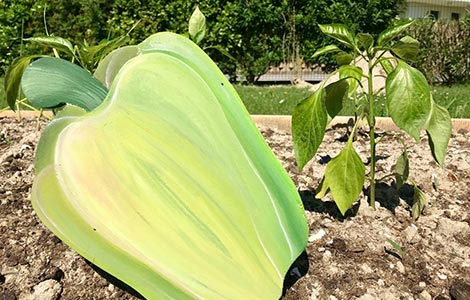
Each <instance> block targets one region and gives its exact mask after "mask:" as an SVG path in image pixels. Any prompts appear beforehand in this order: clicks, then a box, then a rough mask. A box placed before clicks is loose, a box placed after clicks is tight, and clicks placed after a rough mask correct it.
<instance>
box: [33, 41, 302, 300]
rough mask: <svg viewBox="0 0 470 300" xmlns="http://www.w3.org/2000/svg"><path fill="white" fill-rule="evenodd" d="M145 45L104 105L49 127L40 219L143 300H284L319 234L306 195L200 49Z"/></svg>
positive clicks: (39, 178) (37, 195)
mask: <svg viewBox="0 0 470 300" xmlns="http://www.w3.org/2000/svg"><path fill="white" fill-rule="evenodd" d="M139 48H140V49H141V52H142V54H141V55H139V56H137V57H136V58H134V59H132V60H130V61H128V62H127V63H126V64H125V65H124V66H123V67H122V69H121V70H120V71H119V73H118V75H117V77H116V78H115V80H114V83H113V85H112V87H111V90H110V92H109V94H108V96H107V99H106V100H105V101H104V102H103V104H102V105H101V106H100V107H99V108H97V109H95V110H94V111H92V112H90V113H87V114H85V115H83V116H80V117H63V118H59V119H57V120H55V121H53V122H51V123H50V125H49V126H48V127H47V128H46V131H45V132H44V135H43V136H42V137H41V141H40V142H39V145H38V148H37V153H36V167H35V170H36V174H37V175H36V179H35V181H34V184H33V188H32V196H31V198H32V199H31V200H32V203H33V207H34V208H35V211H36V212H37V215H38V216H39V218H40V219H41V220H42V221H43V222H44V223H45V224H46V225H47V226H48V227H49V228H50V229H51V230H52V231H53V232H54V233H55V234H56V235H57V236H58V237H59V238H60V239H61V240H62V241H64V243H66V244H67V245H69V246H70V247H71V248H73V249H74V250H76V251H77V252H78V253H80V254H81V255H82V256H84V257H85V258H86V259H88V260H90V261H92V262H93V263H94V264H95V265H97V266H98V267H100V268H101V269H103V270H105V271H106V272H108V273H110V274H112V275H114V276H115V277H117V278H119V279H120V280H122V281H123V282H125V283H127V284H128V285H130V286H132V287H133V288H134V289H135V290H137V291H138V292H139V293H140V294H142V296H143V297H144V298H145V299H148V300H171V299H188V300H199V299H225V300H239V299H259V300H274V299H279V298H280V297H281V294H282V290H283V280H284V276H285V274H286V272H287V270H288V269H289V267H290V265H291V264H292V263H293V261H294V260H295V259H296V258H297V257H298V256H299V255H300V253H301V252H302V251H303V250H304V249H305V247H306V244H307V237H308V226H307V222H306V219H305V215H304V210H303V207H302V203H301V200H300V198H299V195H298V192H297V190H296V187H295V185H294V184H293V182H292V181H291V179H290V178H289V175H288V174H287V172H286V171H285V170H284V169H283V167H282V165H281V164H280V163H279V161H278V160H277V159H276V157H275V156H274V154H273V153H272V151H271V150H270V148H269V146H268V145H267V144H266V142H265V141H264V139H263V137H262V135H261V134H260V133H259V131H258V129H257V128H256V125H255V124H254V123H253V121H252V120H251V118H250V115H249V114H248V112H247V110H246V109H245V107H244V106H243V103H242V101H241V100H240V98H239V97H238V95H237V94H236V91H235V90H234V88H233V87H232V86H231V85H230V83H229V82H228V80H227V79H226V78H225V76H224V74H223V73H222V72H221V71H220V70H219V69H218V68H217V66H216V65H215V64H214V63H213V62H212V61H211V60H210V58H209V57H208V56H207V55H206V54H205V53H204V52H203V51H202V50H201V49H199V48H198V47H197V46H196V45H195V44H194V43H192V42H191V41H190V40H189V39H186V38H184V37H181V36H179V35H176V34H172V33H158V34H156V35H153V36H151V37H150V38H148V39H147V40H145V41H144V42H143V43H142V44H141V45H139ZM208 258H210V259H208Z"/></svg>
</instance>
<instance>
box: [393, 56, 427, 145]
mask: <svg viewBox="0 0 470 300" xmlns="http://www.w3.org/2000/svg"><path fill="white" fill-rule="evenodd" d="M385 89H386V97H387V109H388V112H389V114H390V117H391V118H392V119H393V121H394V122H395V124H397V126H398V127H400V128H401V129H403V130H404V131H405V132H407V133H408V134H409V135H411V136H412V137H413V138H414V139H415V140H416V141H418V140H419V134H420V130H421V129H422V128H424V126H425V124H426V122H427V121H428V118H429V114H430V112H431V92H430V90H429V85H428V83H427V81H426V78H425V77H424V75H423V74H422V73H421V72H420V71H419V70H417V69H415V68H413V67H411V66H409V65H408V64H406V63H405V62H403V61H401V60H400V61H398V65H397V67H396V68H395V70H394V71H393V72H392V73H390V74H389V75H388V77H387V79H386V84H385Z"/></svg>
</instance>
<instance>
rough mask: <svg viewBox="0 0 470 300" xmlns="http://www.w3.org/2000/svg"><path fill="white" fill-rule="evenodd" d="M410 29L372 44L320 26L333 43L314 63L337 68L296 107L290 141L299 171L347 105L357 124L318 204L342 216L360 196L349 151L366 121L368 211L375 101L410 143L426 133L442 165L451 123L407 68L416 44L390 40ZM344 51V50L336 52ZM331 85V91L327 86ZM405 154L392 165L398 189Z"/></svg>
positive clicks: (337, 27) (404, 174) (357, 163)
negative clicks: (324, 59)
mask: <svg viewBox="0 0 470 300" xmlns="http://www.w3.org/2000/svg"><path fill="white" fill-rule="evenodd" d="M411 24H412V21H404V22H402V23H399V24H398V25H396V26H394V27H391V28H389V29H386V30H385V31H383V32H382V33H380V34H379V36H378V37H377V38H376V39H374V37H373V36H372V35H370V34H368V33H359V34H356V35H355V34H354V33H353V32H351V31H350V30H349V29H348V28H347V27H346V26H345V25H343V24H331V25H320V29H321V31H322V32H323V33H324V34H326V35H328V36H329V37H331V38H333V39H335V40H336V41H337V42H339V44H338V45H329V46H326V47H323V48H321V49H319V50H318V51H317V52H316V53H315V54H314V56H319V55H323V54H327V53H335V54H336V60H337V62H338V64H339V68H338V69H337V70H336V71H335V72H333V73H332V74H331V75H330V76H329V78H327V79H325V80H324V81H323V82H322V84H321V85H320V88H319V89H317V90H316V91H315V92H314V93H313V94H312V95H311V96H310V97H308V98H307V99H305V100H304V101H302V102H301V103H300V104H299V105H298V106H297V107H296V108H295V110H294V112H293V115H292V135H293V140H294V150H295V156H296V160H297V164H298V167H299V168H300V169H302V168H303V167H304V166H305V164H306V163H307V162H308V161H309V160H310V159H312V157H313V156H314V155H315V153H316V151H317V149H318V147H319V146H320V144H321V142H322V140H323V137H324V134H325V130H326V127H327V124H328V123H329V122H330V121H331V119H332V118H334V117H335V116H336V115H337V114H338V113H339V112H340V111H341V109H342V106H343V103H344V101H352V102H354V106H355V107H356V122H355V125H354V127H353V130H352V133H351V135H350V136H349V139H348V141H347V143H346V146H345V147H344V149H343V150H342V151H341V152H340V153H339V154H338V156H336V157H334V158H333V159H332V160H331V161H330V162H329V163H328V165H327V167H326V171H325V174H324V177H323V179H322V182H321V185H320V187H319V189H318V193H317V197H319V198H322V197H324V196H325V194H326V193H327V192H328V191H330V192H331V194H332V197H333V199H334V200H335V202H336V204H337V206H338V208H339V210H340V211H341V213H342V214H343V215H344V214H345V213H346V211H347V210H348V209H349V208H350V207H351V205H352V204H353V203H354V201H355V200H356V199H357V197H358V196H359V194H360V192H361V190H362V187H363V185H364V183H365V178H366V174H365V170H366V168H365V165H364V163H363V162H362V160H361V159H360V157H359V155H358V154H357V152H356V150H355V149H354V147H353V139H354V137H355V136H356V133H357V130H358V124H359V122H358V121H359V120H362V119H365V120H366V122H367V124H368V127H369V141H370V142H369V151H370V171H369V203H370V206H371V207H375V184H376V179H375V166H376V145H377V143H378V142H380V140H381V137H377V136H376V133H375V129H376V128H375V124H376V123H375V120H376V116H375V109H376V108H375V106H376V102H377V95H378V94H379V93H384V92H385V97H386V104H387V109H388V113H389V115H390V117H391V118H392V120H393V121H394V123H395V124H396V125H397V126H398V127H399V128H400V129H402V130H403V131H405V132H406V133H408V134H409V135H410V136H411V137H413V138H414V139H415V140H416V141H419V139H420V133H421V130H422V129H425V130H426V133H427V135H428V141H429V146H430V148H431V152H432V155H433V157H434V159H435V160H436V161H437V162H438V164H439V165H441V166H442V165H443V164H444V157H445V153H446V149H447V144H448V142H449V138H450V134H451V119H450V115H449V113H448V112H447V110H446V109H445V108H443V107H441V106H439V105H437V104H436V103H435V102H434V101H433V99H432V95H431V91H430V88H429V85H428V83H427V81H426V79H425V77H424V75H423V74H422V73H421V72H420V71H419V70H417V69H415V68H413V67H412V66H410V65H409V64H408V63H407V62H406V61H409V60H413V59H415V57H416V55H417V54H418V51H419V42H418V41H417V40H415V39H413V38H411V37H409V36H405V37H402V38H400V39H399V40H396V39H397V36H399V35H400V34H401V33H402V32H403V31H404V30H405V29H406V28H407V27H408V26H410V25H411ZM343 49H347V50H343ZM359 59H362V60H364V61H365V62H366V63H367V68H366V71H365V72H364V71H363V69H362V68H360V67H358V66H357V65H356V63H357V61H358V60H359ZM378 68H383V69H384V70H385V72H386V74H385V76H386V84H385V90H383V89H376V88H375V87H374V77H375V76H377V75H376V74H377V72H376V70H377V69H378ZM335 74H338V79H337V80H336V81H334V82H332V83H331V81H332V80H331V78H332V76H334V75H335ZM408 170H409V163H408V155H407V150H406V147H405V148H404V150H403V154H402V155H401V156H400V157H399V158H398V161H397V165H396V172H395V174H394V175H395V176H396V180H397V184H398V185H400V184H403V183H404V182H406V181H407V179H408V172H409V171H408ZM413 185H414V187H415V204H414V205H413V209H412V212H413V217H414V218H417V217H418V216H419V214H420V213H421V212H422V210H423V208H424V203H425V198H424V194H423V193H422V192H421V191H420V190H419V189H418V187H417V186H416V184H415V183H413Z"/></svg>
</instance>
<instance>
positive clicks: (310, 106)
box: [292, 89, 328, 170]
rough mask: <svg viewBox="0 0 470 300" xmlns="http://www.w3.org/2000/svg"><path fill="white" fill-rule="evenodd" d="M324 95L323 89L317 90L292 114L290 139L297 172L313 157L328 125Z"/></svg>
mask: <svg viewBox="0 0 470 300" xmlns="http://www.w3.org/2000/svg"><path fill="white" fill-rule="evenodd" d="M325 94H326V91H325V89H319V90H317V91H316V92H315V93H313V94H312V95H311V96H310V97H308V98H307V99H305V100H303V101H302V102H300V103H299V104H298V105H297V106H296V107H295V108H294V111H293V113H292V139H293V141H294V153H295V159H296V161H297V166H298V168H299V170H302V169H303V167H304V166H305V164H307V162H308V161H309V160H310V159H312V157H313V156H314V155H315V153H316V152H317V150H318V147H319V146H320V144H321V142H322V140H323V136H324V135H325V130H326V125H327V124H328V113H327V111H326V107H325V103H324V98H325Z"/></svg>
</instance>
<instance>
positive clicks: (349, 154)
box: [321, 141, 366, 216]
mask: <svg viewBox="0 0 470 300" xmlns="http://www.w3.org/2000/svg"><path fill="white" fill-rule="evenodd" d="M365 171H366V169H365V166H364V163H363V162H362V161H361V158H360V157H359V155H358V154H357V153H356V151H355V150H354V147H353V145H352V142H351V141H348V143H347V144H346V146H345V147H344V148H343V150H341V152H340V153H339V154H338V155H337V156H336V157H334V158H333V159H332V160H331V161H330V162H329V163H328V165H327V166H326V171H325V178H324V182H323V184H322V189H321V191H326V190H327V189H328V188H329V189H330V192H331V195H332V196H333V199H334V200H335V203H336V205H337V206H338V208H339V210H340V211H341V213H342V214H343V216H344V215H345V214H346V211H347V210H348V209H349V208H350V207H351V206H352V204H353V203H354V201H356V199H357V197H358V196H359V194H360V193H361V191H362V186H363V185H364V181H365ZM323 194H324V193H323Z"/></svg>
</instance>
